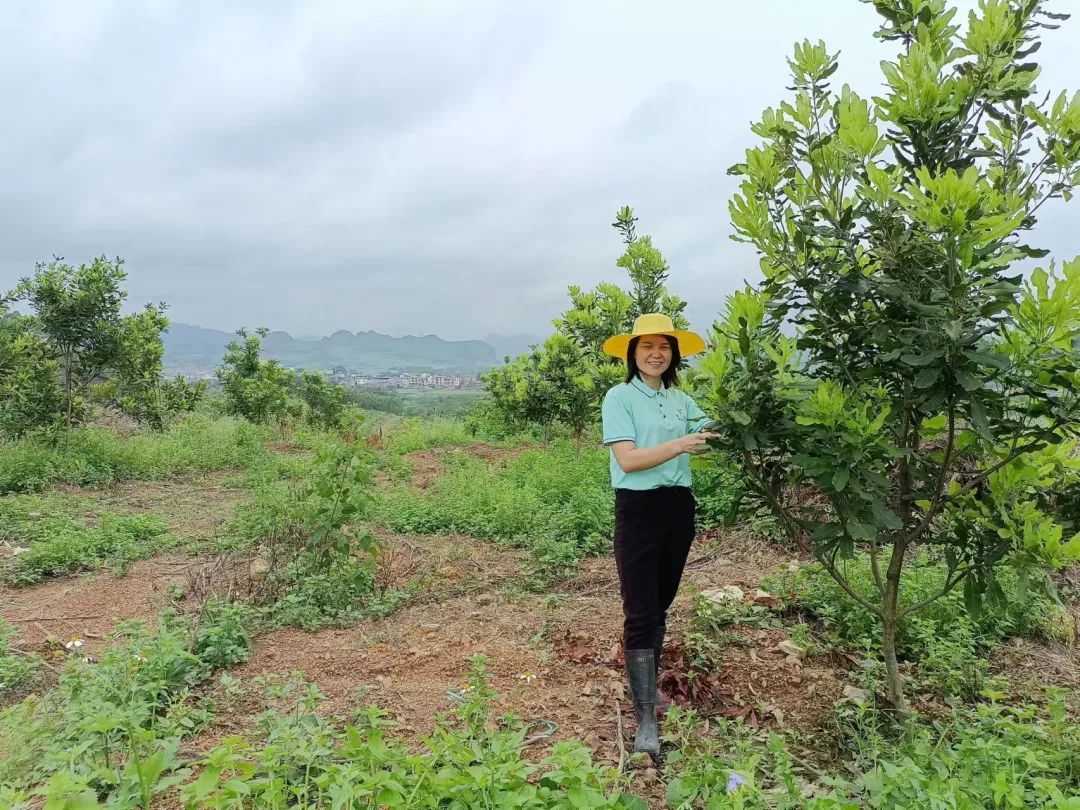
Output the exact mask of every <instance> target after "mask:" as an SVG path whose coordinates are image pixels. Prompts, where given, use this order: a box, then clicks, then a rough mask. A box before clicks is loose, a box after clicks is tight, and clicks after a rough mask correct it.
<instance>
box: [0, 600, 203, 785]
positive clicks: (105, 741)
mask: <svg viewBox="0 0 1080 810" xmlns="http://www.w3.org/2000/svg"><path fill="white" fill-rule="evenodd" d="M115 635H116V638H117V639H118V640H119V641H120V642H121V643H119V644H117V645H116V646H114V647H112V648H110V649H109V650H108V651H107V652H105V654H104V655H103V656H102V657H101V659H100V660H99V661H96V662H95V661H88V660H82V659H81V658H80V657H79V654H78V653H76V654H74V655H73V656H72V657H71V658H70V659H69V660H68V662H67V665H66V666H65V668H64V672H63V674H62V675H61V677H60V682H59V684H58V686H57V688H56V689H55V690H54V691H51V692H47V693H45V694H44V695H42V696H41V697H33V696H32V697H29V698H27V699H25V700H23V701H22V702H21V703H19V704H16V705H15V706H12V707H10V708H8V709H6V710H4V711H3V712H0V750H2V751H4V752H5V753H6V754H7V756H5V757H4V758H3V759H2V761H0V785H6V786H8V787H9V788H32V787H33V786H35V785H37V784H39V783H41V782H42V781H44V780H46V779H48V778H49V777H50V776H52V775H54V774H57V773H65V774H67V776H68V777H69V778H71V779H76V780H77V779H85V780H93V784H94V786H95V789H96V790H97V791H98V792H99V793H100V794H103V795H105V796H107V795H109V794H110V793H113V792H116V791H119V790H121V789H122V787H123V786H124V785H127V786H128V787H130V782H129V779H128V777H129V776H130V771H128V769H126V768H125V760H130V759H131V758H132V757H138V758H142V757H146V756H148V755H151V754H152V752H154V751H156V750H157V749H158V747H159V741H160V742H163V741H165V740H169V739H178V738H180V737H181V736H185V735H187V734H190V733H192V732H193V731H195V730H197V724H196V723H195V722H194V720H193V715H192V713H191V711H190V709H189V708H188V707H184V706H183V704H182V701H183V696H184V695H185V693H186V691H187V690H189V689H190V688H192V687H193V686H195V685H196V684H198V683H200V682H201V681H202V680H204V679H205V678H206V677H207V675H208V674H209V673H210V667H209V666H207V665H206V664H205V663H204V662H202V661H200V660H199V658H198V656H196V655H195V654H194V653H192V652H191V650H190V648H189V643H188V640H189V635H190V627H189V624H188V622H187V621H185V620H182V619H180V618H177V617H175V616H170V615H165V616H163V617H162V620H161V621H160V622H159V624H158V627H157V629H156V630H154V631H153V632H150V631H148V630H147V629H146V627H145V625H143V624H140V623H138V622H125V623H122V624H121V625H119V627H118V628H117V631H116V634H115ZM150 731H152V734H151V736H150V739H147V737H146V734H147V732H150ZM59 806H64V805H59ZM119 806H132V805H125V804H121V805H119Z"/></svg>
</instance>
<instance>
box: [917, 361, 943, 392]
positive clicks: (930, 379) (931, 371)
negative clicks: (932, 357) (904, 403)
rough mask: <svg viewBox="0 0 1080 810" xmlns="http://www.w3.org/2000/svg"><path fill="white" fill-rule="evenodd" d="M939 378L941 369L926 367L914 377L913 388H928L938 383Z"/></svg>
mask: <svg viewBox="0 0 1080 810" xmlns="http://www.w3.org/2000/svg"><path fill="white" fill-rule="evenodd" d="M940 376H941V369H940V368H939V367H938V366H927V367H926V368H924V369H923V370H922V371H920V372H919V373H918V374H916V375H915V387H916V388H929V387H930V386H932V385H933V384H934V383H936V382H937V381H938V377H940Z"/></svg>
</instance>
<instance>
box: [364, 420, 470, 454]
mask: <svg viewBox="0 0 1080 810" xmlns="http://www.w3.org/2000/svg"><path fill="white" fill-rule="evenodd" d="M470 441H473V437H472V436H471V435H469V432H468V431H467V430H466V429H465V425H464V424H463V423H462V422H459V421H457V420H455V419H441V418H432V419H414V418H410V419H404V420H402V421H401V422H400V423H398V424H397V425H394V426H393V427H391V428H390V429H389V430H388V431H387V435H386V438H385V441H384V444H385V447H386V452H387V453H390V454H391V455H397V456H403V455H405V454H406V453H414V452H416V451H418V450H432V449H434V448H436V447H448V446H453V445H465V444H468V443H469V442H470Z"/></svg>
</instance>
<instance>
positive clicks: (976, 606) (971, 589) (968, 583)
mask: <svg viewBox="0 0 1080 810" xmlns="http://www.w3.org/2000/svg"><path fill="white" fill-rule="evenodd" d="M964 607H966V608H967V612H968V613H970V614H971V615H972V616H980V615H982V609H983V601H982V591H981V589H980V588H979V584H978V583H977V582H976V581H975V577H972V576H969V577H966V578H965V579H964Z"/></svg>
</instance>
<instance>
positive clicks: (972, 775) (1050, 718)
mask: <svg viewBox="0 0 1080 810" xmlns="http://www.w3.org/2000/svg"><path fill="white" fill-rule="evenodd" d="M711 722H712V725H713V731H712V732H710V731H709V730H708V729H707V728H706V727H705V725H704V723H703V721H702V720H701V719H700V718H698V717H697V715H695V714H694V713H693V712H691V711H685V710H682V709H673V710H672V712H671V713H670V715H669V717H668V720H667V723H666V733H667V738H668V739H669V741H670V742H671V743H672V744H673V745H674V746H675V748H676V750H674V751H672V752H671V753H670V754H669V755H668V756H667V757H666V760H665V769H666V771H667V774H666V775H667V781H668V791H667V802H668V806H669V807H678V808H690V807H708V808H777V810H796V808H800V809H802V810H858V809H859V808H880V809H881V810H924V808H928V807H941V808H972V810H974V808H984V807H985V808H990V807H993V808H1012V807H1015V808H1021V807H1023V808H1047V810H1075V808H1076V807H1077V803H1076V797H1077V796H1078V795H1080V727H1078V726H1077V725H1076V724H1075V723H1073V722H1071V721H1070V718H1069V717H1068V714H1067V712H1066V709H1065V696H1064V694H1063V693H1061V692H1060V691H1057V692H1051V693H1050V699H1049V701H1048V702H1047V704H1046V706H1045V707H1043V708H1038V707H1035V706H1030V705H1024V706H1015V707H1013V706H1004V705H1002V704H999V703H997V702H994V701H993V700H991V701H990V702H988V703H985V704H983V705H979V706H974V707H961V708H960V709H958V710H957V711H955V712H954V713H953V714H952V715H950V716H948V717H946V718H943V719H939V720H934V721H933V722H924V721H920V720H918V719H914V720H910V721H908V722H907V723H906V724H904V725H903V726H902V727H900V728H897V729H895V731H896V733H895V734H893V735H892V736H891V737H890V738H888V739H885V740H882V741H878V742H876V743H875V742H873V741H854V740H852V741H849V746H850V747H851V748H852V749H853V750H854V749H859V750H862V751H864V752H865V756H863V757H861V758H859V759H857V761H856V762H854V763H851V764H850V767H852V768H853V769H854V770H855V774H854V776H853V775H852V774H850V773H845V774H841V775H834V776H827V775H824V774H822V773H821V772H820V771H819V770H818V769H817V768H814V767H812V766H811V767H807V764H806V761H805V759H803V758H801V757H799V756H797V755H795V754H793V753H792V752H791V751H790V750H789V749H790V746H791V742H790V741H789V740H790V738H789V739H785V738H784V737H782V736H780V735H778V734H770V735H769V736H768V738H767V741H766V742H765V744H762V738H761V735H760V734H759V733H757V732H755V731H754V730H752V729H749V728H747V727H746V726H744V725H742V724H741V723H739V724H732V723H730V722H726V721H722V720H721V721H711ZM821 753H822V752H821V751H820V750H815V751H811V756H815V755H817V756H815V758H817V757H818V756H820V754H821ZM807 796H814V797H815V798H809V799H808V798H806V797H807ZM1069 797H1072V798H1069Z"/></svg>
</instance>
